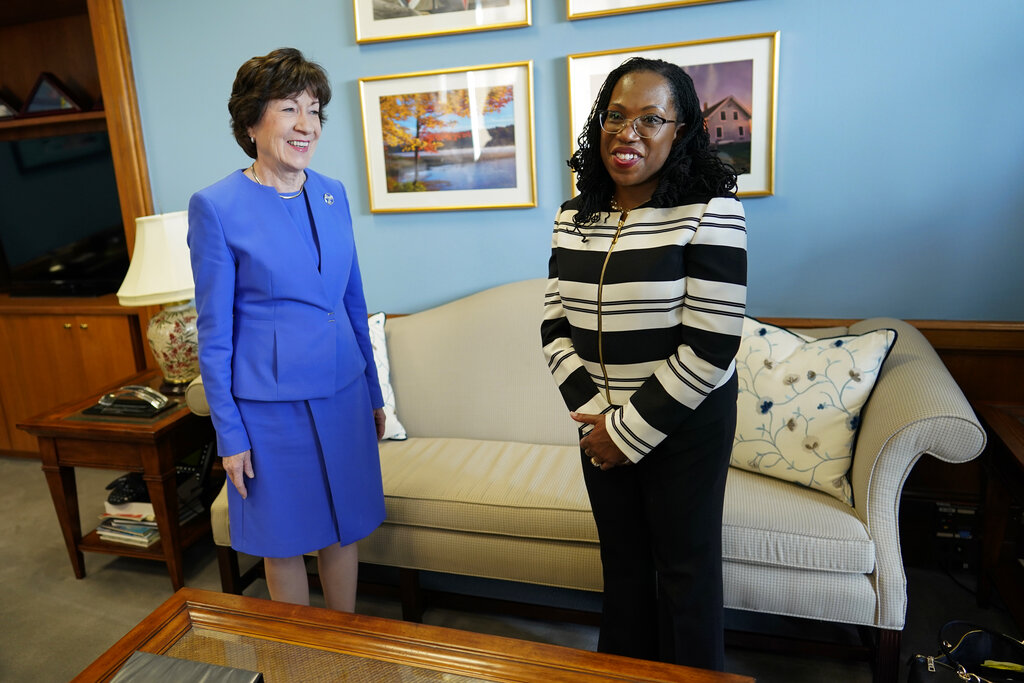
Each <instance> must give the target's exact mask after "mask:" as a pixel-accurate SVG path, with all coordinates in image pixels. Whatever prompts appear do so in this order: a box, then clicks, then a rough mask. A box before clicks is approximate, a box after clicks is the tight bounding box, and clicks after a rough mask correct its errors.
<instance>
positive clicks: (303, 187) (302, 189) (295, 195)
mask: <svg viewBox="0 0 1024 683" xmlns="http://www.w3.org/2000/svg"><path fill="white" fill-rule="evenodd" d="M249 170H250V171H252V177H253V178H255V179H256V182H257V184H259V185H263V181H262V180H260V177H259V176H258V175H256V162H255V161H254V162H253V164H252V166H250V167H249ZM263 186H264V187H266V186H265V185H263ZM305 191H306V181H305V180H303V181H302V187H300V188H299V191H298V192H296V193H295V194H281V193H280V192H278V193H277V196H278V197H280V198H281V199H295V198H296V197H298V196H299V195H300V194H302V193H303V192H305ZM613 201H614V200H613Z"/></svg>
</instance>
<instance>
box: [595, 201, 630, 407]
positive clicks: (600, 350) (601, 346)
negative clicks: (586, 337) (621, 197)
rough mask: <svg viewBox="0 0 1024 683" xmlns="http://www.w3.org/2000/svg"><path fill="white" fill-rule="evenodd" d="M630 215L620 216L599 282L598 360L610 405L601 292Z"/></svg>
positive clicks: (624, 210)
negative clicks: (615, 249)
mask: <svg viewBox="0 0 1024 683" xmlns="http://www.w3.org/2000/svg"><path fill="white" fill-rule="evenodd" d="M628 215H629V209H623V210H622V213H621V214H620V215H619V225H618V227H617V228H615V237H613V238H612V243H611V246H609V247H608V253H607V254H605V257H604V264H603V265H602V266H601V277H600V279H599V280H598V281H597V359H598V361H599V362H600V363H601V374H602V375H604V396H605V398H606V399H608V405H611V403H612V392H611V389H609V388H608V384H609V381H608V369H607V368H606V367H605V366H604V344H603V342H602V336H601V335H602V332H603V327H604V326H603V325H602V323H601V292H602V291H603V290H604V271H605V269H606V268H608V260H609V259H610V258H611V257H612V249H614V248H615V243H616V242H618V241H619V233H620V232H622V226H623V225H625V224H626V216H628Z"/></svg>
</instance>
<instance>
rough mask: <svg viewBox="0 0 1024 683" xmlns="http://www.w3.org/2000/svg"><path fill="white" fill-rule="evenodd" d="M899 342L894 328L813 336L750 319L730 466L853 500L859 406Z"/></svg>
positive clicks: (739, 362)
mask: <svg viewBox="0 0 1024 683" xmlns="http://www.w3.org/2000/svg"><path fill="white" fill-rule="evenodd" d="M895 341H896V331H895V330H888V329H884V330H875V331H872V332H867V333H865V334H862V335H848V336H843V337H830V338H827V339H812V338H809V337H804V336H801V335H798V334H794V333H792V332H790V331H788V330H785V329H783V328H780V327H775V326H773V325H767V324H765V323H762V322H760V321H758V320H755V319H753V318H746V319H745V320H744V322H743V339H742V341H741V342H740V350H739V353H738V354H737V356H736V374H737V378H738V380H739V397H738V400H737V409H738V412H737V418H736V440H735V443H734V445H733V451H732V462H731V464H732V466H733V467H738V468H740V469H744V470H750V471H752V472H760V473H761V474H765V475H768V476H770V477H776V478H778V479H784V480H786V481H791V482H795V483H797V484H801V485H803V486H809V487H811V488H814V489H818V490H820V491H824V492H825V493H827V494H829V495H832V496H835V497H836V498H838V499H839V500H842V501H844V502H845V503H847V504H848V505H852V504H853V495H852V492H851V489H850V482H849V479H848V478H847V476H846V475H847V472H848V471H849V469H850V464H851V463H852V462H853V447H854V443H855V441H856V438H857V429H858V427H859V426H860V415H861V410H862V409H863V407H864V404H865V403H866V402H867V400H868V397H869V396H870V395H871V391H872V389H874V386H875V380H877V379H878V374H879V372H880V371H881V369H882V364H883V363H884V362H885V359H886V357H887V356H888V355H889V350H890V349H891V348H892V345H893V343H894V342H895Z"/></svg>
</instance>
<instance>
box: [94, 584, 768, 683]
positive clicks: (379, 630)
mask: <svg viewBox="0 0 1024 683" xmlns="http://www.w3.org/2000/svg"><path fill="white" fill-rule="evenodd" d="M193 627H195V628H201V629H207V630H212V631H218V632H221V633H226V634H234V635H242V636H248V637H251V638H257V639H263V640H268V641H276V642H283V643H288V644H291V645H297V646H300V647H308V648H312V649H315V650H321V651H328V652H337V653H343V654H348V655H353V656H356V657H363V658H367V659H373V660H378V661H386V662H393V663H396V664H401V665H405V666H412V667H419V668H423V669H430V670H433V671H440V672H446V673H451V674H456V675H461V676H470V677H478V678H481V679H484V680H491V681H545V683H558V682H564V683H570V682H572V683H576V682H585V681H636V682H648V683H655V682H658V683H668V682H669V681H672V682H678V681H685V682H689V683H753V682H754V679H752V678H749V677H747V676H738V675H735V674H725V673H717V672H713V671H703V670H700V669H691V668H688V667H682V666H675V665H672V664H662V663H659V662H648V661H643V660H638V659H630V658H628V657H619V656H616V655H607V654H601V653H595V652H588V651H586V650H578V649H573V648H568V647H562V646H559V645H548V644H544V643H535V642H530V641H523V640H516V639H513V638H505V637H500V636H491V635H485V634H479V633H470V632H468V631H459V630H455V629H450V628H444V627H440V626H429V625H425V624H415V623H411V622H406V621H396V620H393V619H384V618H380V617H370V616H364V615H359V614H346V613H342V612H336V611H334V610H328V609H324V608H320V607H305V606H300V605H289V604H285V603H280V602H272V601H270V600H262V599H259V598H250V597H245V596H239V595H229V594H226V593H216V592H213V591H205V590H199V589H195V588H182V589H181V590H179V591H178V592H176V593H175V594H174V595H173V596H171V597H170V598H169V599H168V600H167V601H166V602H164V603H163V604H162V605H161V606H160V607H158V608H157V609H156V610H154V611H153V613H152V614H150V615H149V616H148V617H146V618H145V619H144V620H143V621H142V622H141V623H139V625H138V626H136V627H135V628H133V629H132V630H131V631H129V632H128V634H127V635H125V636H124V637H123V638H121V640H119V641H118V642H117V643H116V644H115V645H114V646H113V647H111V648H110V649H109V650H107V651H106V652H105V653H104V654H103V655H101V656H100V657H99V658H98V659H97V660H96V661H95V662H93V663H92V664H91V665H90V666H89V667H88V668H86V669H85V670H84V671H83V672H82V673H81V674H79V675H78V677H76V678H75V679H74V681H80V682H83V683H84V682H85V681H108V680H110V679H111V678H112V677H113V676H114V675H115V674H116V673H117V670H118V669H119V668H120V667H121V665H122V664H124V662H125V661H126V660H127V659H128V658H129V657H130V656H131V655H132V653H133V652H135V651H136V650H143V651H145V652H151V653H154V654H162V653H164V652H166V651H167V650H169V649H170V648H171V647H172V646H173V645H174V644H175V643H176V642H177V641H178V640H179V639H181V638H182V637H183V636H184V635H185V634H186V633H187V632H188V631H189V630H190V629H192V628H193Z"/></svg>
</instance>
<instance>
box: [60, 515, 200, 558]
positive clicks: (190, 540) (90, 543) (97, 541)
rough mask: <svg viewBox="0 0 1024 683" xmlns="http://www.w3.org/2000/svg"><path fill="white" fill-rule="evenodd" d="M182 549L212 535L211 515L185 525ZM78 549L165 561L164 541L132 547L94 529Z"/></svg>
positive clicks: (182, 531)
mask: <svg viewBox="0 0 1024 683" xmlns="http://www.w3.org/2000/svg"><path fill="white" fill-rule="evenodd" d="M180 533H181V547H182V548H183V549H184V548H188V547H189V546H191V545H193V544H194V543H195V542H196V541H198V540H200V539H201V538H203V537H204V536H206V535H208V534H209V533H210V513H209V512H203V513H202V514H200V515H199V516H198V517H196V518H195V519H192V520H190V521H188V522H186V523H185V524H184V526H182V527H181V529H180ZM78 549H79V550H82V551H85V552H90V553H106V554H107V555H120V556H122V557H137V558H140V559H143V560H160V561H164V560H165V551H164V543H163V539H160V540H158V541H157V542H156V543H154V544H153V545H151V546H149V547H145V548H144V547H142V546H137V545H131V544H129V543H116V542H114V541H107V540H105V539H103V538H100V535H99V534H98V533H96V530H95V529H93V530H92V531H90V532H89V533H87V534H86V535H85V536H84V537H83V538H82V541H81V542H80V543H79V544H78Z"/></svg>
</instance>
